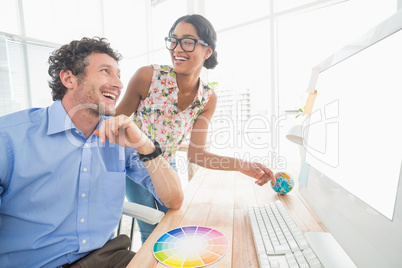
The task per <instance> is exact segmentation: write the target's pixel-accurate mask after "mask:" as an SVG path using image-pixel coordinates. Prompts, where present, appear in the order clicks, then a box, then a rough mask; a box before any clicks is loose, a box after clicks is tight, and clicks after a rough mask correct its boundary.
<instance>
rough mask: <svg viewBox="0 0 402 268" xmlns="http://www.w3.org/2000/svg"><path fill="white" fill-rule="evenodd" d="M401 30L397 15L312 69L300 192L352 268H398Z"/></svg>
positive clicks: (401, 193) (401, 259)
mask: <svg viewBox="0 0 402 268" xmlns="http://www.w3.org/2000/svg"><path fill="white" fill-rule="evenodd" d="M401 29H402V13H401V12H398V13H396V14H395V15H394V16H392V17H390V18H389V19H387V20H386V21H384V22H382V23H381V24H379V25H378V26H377V27H375V28H374V29H373V30H371V31H370V32H369V33H367V34H365V35H363V36H362V37H361V38H360V39H358V40H357V41H356V42H354V43H353V44H352V45H349V46H346V47H345V48H343V49H342V50H340V51H338V52H337V53H335V54H334V55H332V56H331V57H329V58H328V59H326V60H325V61H323V62H322V63H321V64H320V65H319V66H318V67H316V69H319V70H320V73H319V75H318V80H317V82H316V88H315V89H316V90H317V97H316V100H315V103H314V107H313V110H312V113H311V116H310V117H309V118H308V120H306V121H305V123H304V125H303V138H304V149H305V152H306V153H305V162H306V163H307V164H306V165H305V166H307V169H308V171H307V172H303V173H301V174H304V175H303V176H306V178H300V180H301V181H303V183H301V186H300V192H301V194H302V196H303V197H304V199H305V200H306V201H307V203H308V204H309V206H310V207H311V208H312V209H313V210H314V212H315V213H316V214H317V215H318V217H319V218H320V219H321V220H322V221H323V223H324V225H325V226H326V227H327V228H328V230H329V231H330V232H331V233H332V235H333V236H334V237H335V239H336V240H337V241H338V242H339V244H340V245H341V246H342V247H343V249H344V250H345V251H346V253H347V254H348V255H349V257H350V258H351V259H352V260H353V261H354V262H355V264H356V265H357V266H358V267H402V256H401V255H402V254H400V252H399V251H400V241H402V221H401V220H402V213H401V212H400V211H401V209H402V190H401V189H400V188H401V185H402V183H400V181H401V163H402V128H401V124H400V122H401V118H402V109H401V103H402V101H401V100H402V98H401V96H402V49H401V48H402V31H401ZM304 168H306V167H304ZM398 208H399V209H398Z"/></svg>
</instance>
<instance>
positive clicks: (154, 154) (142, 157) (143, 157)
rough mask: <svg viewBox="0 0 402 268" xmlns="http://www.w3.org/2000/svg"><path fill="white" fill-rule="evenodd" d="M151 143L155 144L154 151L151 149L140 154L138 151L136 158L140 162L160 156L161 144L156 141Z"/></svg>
mask: <svg viewBox="0 0 402 268" xmlns="http://www.w3.org/2000/svg"><path fill="white" fill-rule="evenodd" d="M153 143H154V145H155V151H153V152H152V153H150V154H140V153H138V158H139V159H140V160H141V161H142V162H145V161H149V160H152V159H155V158H157V157H158V156H160V155H161V154H162V149H161V146H160V145H159V143H158V142H157V141H154V142H153Z"/></svg>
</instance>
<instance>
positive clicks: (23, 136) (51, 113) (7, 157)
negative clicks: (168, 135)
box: [0, 101, 160, 267]
mask: <svg viewBox="0 0 402 268" xmlns="http://www.w3.org/2000/svg"><path fill="white" fill-rule="evenodd" d="M102 120H104V118H102V119H101V120H100V122H101V121H102ZM99 126H100V123H99V125H98V127H99ZM126 174H127V175H128V176H129V177H130V178H131V179H133V180H134V181H135V182H137V183H139V184H141V185H142V186H143V187H145V188H147V189H149V190H150V191H151V192H152V193H153V194H154V196H155V197H156V198H157V196H156V194H155V190H154V188H153V185H152V182H151V179H150V177H149V174H148V172H147V170H146V169H145V167H144V165H143V163H142V162H141V161H139V160H138V157H137V153H136V151H135V150H134V149H128V148H123V147H120V146H118V145H116V144H114V143H113V144H110V143H108V141H107V142H106V143H100V142H99V138H98V137H97V136H95V135H92V136H90V137H89V138H88V139H86V138H85V137H84V136H83V134H82V132H81V131H80V130H79V129H77V128H76V127H75V126H74V124H73V123H72V121H71V120H70V118H69V116H68V115H67V113H66V111H65V110H64V107H63V106H62V104H61V101H56V102H55V103H54V104H53V105H52V106H50V107H48V108H43V109H29V110H25V111H22V112H18V113H14V114H10V115H7V116H4V117H1V118H0V266H1V267H57V266H59V265H62V264H65V263H70V262H73V261H75V260H77V259H79V258H81V257H83V256H85V255H86V254H88V253H89V252H91V251H93V250H95V249H97V248H100V247H102V246H103V245H104V244H105V243H106V242H107V241H108V240H109V239H110V238H111V237H112V236H113V232H114V229H115V228H116V226H117V224H118V222H119V219H120V217H121V213H122V207H123V201H124V196H125V176H126ZM157 200H158V201H159V202H160V200H159V199H158V198H157Z"/></svg>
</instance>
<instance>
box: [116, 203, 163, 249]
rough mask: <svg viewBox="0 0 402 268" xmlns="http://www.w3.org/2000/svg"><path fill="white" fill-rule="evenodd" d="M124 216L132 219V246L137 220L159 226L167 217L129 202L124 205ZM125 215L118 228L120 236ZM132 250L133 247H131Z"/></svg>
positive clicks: (160, 212)
mask: <svg viewBox="0 0 402 268" xmlns="http://www.w3.org/2000/svg"><path fill="white" fill-rule="evenodd" d="M123 215H126V216H129V217H131V218H132V219H131V229H130V239H131V244H132V242H133V238H134V227H135V219H138V220H140V221H144V222H146V223H149V224H152V225H154V224H157V223H158V222H160V221H161V220H162V218H163V216H164V215H165V213H163V212H162V211H159V210H157V209H154V208H150V207H146V206H143V205H140V204H137V203H132V202H127V201H125V202H124V204H123ZM123 215H122V217H121V219H120V223H119V226H118V228H117V235H119V234H120V231H121V230H120V229H121V224H122V220H123ZM130 249H131V246H130Z"/></svg>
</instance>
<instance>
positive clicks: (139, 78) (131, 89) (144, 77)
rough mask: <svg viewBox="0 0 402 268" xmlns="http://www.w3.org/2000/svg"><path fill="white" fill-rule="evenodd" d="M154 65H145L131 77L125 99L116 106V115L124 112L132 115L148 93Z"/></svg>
mask: <svg viewBox="0 0 402 268" xmlns="http://www.w3.org/2000/svg"><path fill="white" fill-rule="evenodd" d="M152 75H153V67H152V66H144V67H141V68H140V69H138V70H137V71H136V72H135V73H134V75H133V76H132V77H131V79H130V82H129V83H128V85H127V89H126V92H125V93H124V96H123V99H122V100H121V101H120V103H119V105H118V106H117V108H116V115H119V114H124V115H126V116H131V115H132V114H133V112H134V111H135V110H137V108H138V105H139V103H140V101H141V100H143V99H145V98H146V97H147V95H148V91H149V88H150V86H151V82H152Z"/></svg>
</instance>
